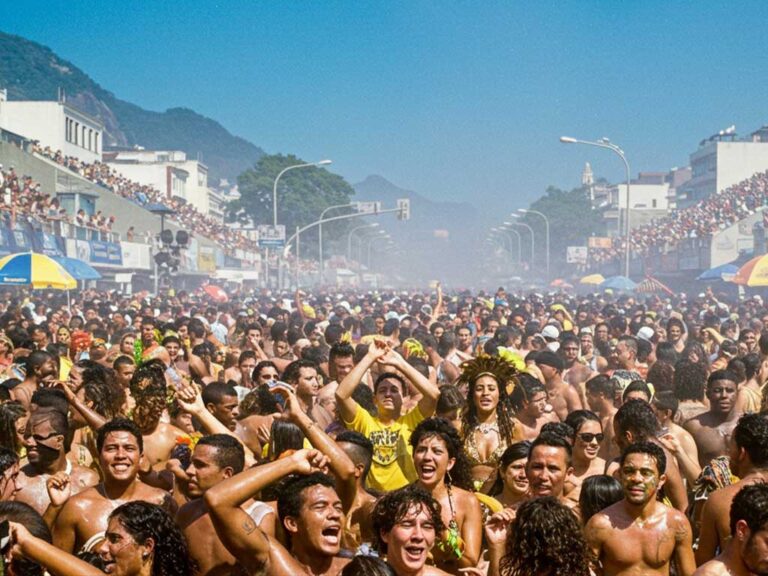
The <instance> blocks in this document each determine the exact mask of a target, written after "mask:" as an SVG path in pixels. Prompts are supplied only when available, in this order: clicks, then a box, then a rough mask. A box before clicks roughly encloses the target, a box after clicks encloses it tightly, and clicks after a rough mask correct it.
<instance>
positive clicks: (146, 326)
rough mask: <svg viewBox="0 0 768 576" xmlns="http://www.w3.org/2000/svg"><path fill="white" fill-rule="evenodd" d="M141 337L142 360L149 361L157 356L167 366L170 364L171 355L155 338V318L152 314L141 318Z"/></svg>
mask: <svg viewBox="0 0 768 576" xmlns="http://www.w3.org/2000/svg"><path fill="white" fill-rule="evenodd" d="M140 338H141V345H142V346H143V350H142V352H141V358H142V360H144V361H147V360H153V359H155V358H157V359H159V360H162V361H163V364H165V365H166V366H170V364H171V357H170V355H169V354H168V350H166V349H165V348H163V347H162V346H160V344H158V342H157V340H155V319H154V318H153V317H152V316H145V317H144V318H142V319H141V334H140Z"/></svg>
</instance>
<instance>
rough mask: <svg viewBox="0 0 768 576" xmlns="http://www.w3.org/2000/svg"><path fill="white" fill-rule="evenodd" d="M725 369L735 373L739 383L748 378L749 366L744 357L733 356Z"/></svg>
mask: <svg viewBox="0 0 768 576" xmlns="http://www.w3.org/2000/svg"><path fill="white" fill-rule="evenodd" d="M725 369H726V370H727V371H728V372H732V373H733V375H734V376H736V377H737V378H738V380H736V383H737V384H738V383H740V382H744V381H745V380H746V379H747V367H746V366H745V365H744V362H743V361H742V358H731V359H730V360H729V361H728V365H727V366H726V367H725Z"/></svg>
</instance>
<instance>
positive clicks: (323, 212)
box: [318, 202, 355, 286]
mask: <svg viewBox="0 0 768 576" xmlns="http://www.w3.org/2000/svg"><path fill="white" fill-rule="evenodd" d="M354 205H355V204H354V202H353V203H349V204H336V205H335V206H328V208H326V209H325V210H323V211H322V212H320V218H319V219H320V224H319V226H318V229H319V234H320V238H319V240H320V242H319V246H318V252H319V254H320V285H321V286H322V284H323V280H324V277H325V266H324V262H323V219H324V218H325V214H326V212H329V211H330V210H335V209H337V208H351V207H352V206H354Z"/></svg>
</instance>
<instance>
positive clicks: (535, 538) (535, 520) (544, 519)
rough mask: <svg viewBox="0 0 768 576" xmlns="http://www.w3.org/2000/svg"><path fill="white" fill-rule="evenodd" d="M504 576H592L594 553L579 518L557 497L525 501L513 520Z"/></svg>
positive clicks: (502, 569) (502, 573) (503, 567)
mask: <svg viewBox="0 0 768 576" xmlns="http://www.w3.org/2000/svg"><path fill="white" fill-rule="evenodd" d="M506 550H507V553H506V554H505V556H504V557H503V558H502V559H501V563H500V574H501V576H529V575H530V574H568V575H569V576H589V574H590V571H589V567H590V564H591V562H592V554H591V552H590V550H589V547H588V546H587V542H586V540H585V538H584V535H583V533H582V530H581V527H580V526H579V523H578V521H577V520H576V516H575V515H574V514H573V512H571V510H570V509H568V508H567V507H566V506H565V505H563V504H561V503H560V502H559V501H558V500H557V498H554V497H552V496H544V497H542V498H534V499H533V500H528V501H526V502H523V503H522V504H521V505H520V507H519V508H518V509H517V515H516V517H515V519H514V520H513V521H512V526H511V530H510V531H509V538H508V540H507V548H506Z"/></svg>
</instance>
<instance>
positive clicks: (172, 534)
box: [109, 500, 197, 576]
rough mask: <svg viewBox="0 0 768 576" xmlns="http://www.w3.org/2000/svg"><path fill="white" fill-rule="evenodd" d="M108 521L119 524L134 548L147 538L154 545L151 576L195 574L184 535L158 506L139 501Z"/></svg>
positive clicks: (121, 508) (130, 504) (116, 510)
mask: <svg viewBox="0 0 768 576" xmlns="http://www.w3.org/2000/svg"><path fill="white" fill-rule="evenodd" d="M109 518H110V520H111V519H116V520H117V521H118V522H120V525H121V526H122V527H123V528H125V531H126V532H128V534H130V535H131V538H133V540H134V541H135V542H136V543H137V544H143V543H144V542H145V541H146V540H147V539H149V538H151V539H152V540H153V541H154V543H155V547H154V551H153V554H152V576H187V575H189V574H193V573H194V572H195V571H196V568H197V567H196V565H195V561H194V560H192V558H191V557H190V555H189V548H188V547H187V541H186V539H185V538H184V534H182V532H181V530H180V529H179V527H178V526H177V525H176V523H175V522H174V521H173V518H171V517H170V516H169V515H168V513H167V512H166V511H165V510H163V509H162V508H161V507H160V506H158V505H156V504H150V503H149V502H143V501H141V500H136V501H133V502H126V503H125V504H122V505H121V506H118V507H117V508H115V510H114V511H113V512H112V514H110V515H109Z"/></svg>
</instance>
